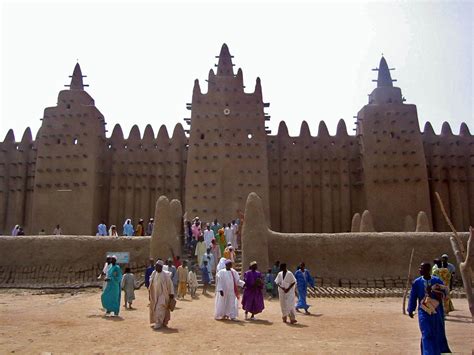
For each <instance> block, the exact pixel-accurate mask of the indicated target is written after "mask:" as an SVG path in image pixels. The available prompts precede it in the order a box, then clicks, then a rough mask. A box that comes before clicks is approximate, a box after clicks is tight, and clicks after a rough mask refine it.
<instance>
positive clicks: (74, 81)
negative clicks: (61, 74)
mask: <svg viewBox="0 0 474 355" xmlns="http://www.w3.org/2000/svg"><path fill="white" fill-rule="evenodd" d="M69 77H70V78H71V84H70V85H64V86H67V87H69V89H70V90H84V87H86V86H89V85H86V84H84V83H83V81H82V78H86V77H87V76H86V75H82V71H81V66H80V65H79V62H77V63H76V65H75V66H74V71H73V72H72V75H69Z"/></svg>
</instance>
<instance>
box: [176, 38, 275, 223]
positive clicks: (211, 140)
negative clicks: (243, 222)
mask: <svg viewBox="0 0 474 355" xmlns="http://www.w3.org/2000/svg"><path fill="white" fill-rule="evenodd" d="M217 58H218V59H219V62H218V64H217V73H216V74H215V73H214V71H213V70H212V69H211V70H210V71H209V79H208V92H207V93H206V94H203V93H202V92H201V88H200V86H199V81H198V80H195V82H194V89H193V99H192V105H191V120H190V124H191V129H190V138H189V152H188V162H187V168H186V192H185V209H186V211H187V213H188V217H189V218H193V217H194V216H199V217H200V218H201V219H202V220H204V221H210V220H212V219H214V218H218V219H219V221H221V222H228V221H230V220H232V219H235V218H236V217H237V210H242V211H243V210H244V207H245V201H246V199H247V196H248V194H249V193H250V192H256V193H257V194H258V195H259V196H260V197H261V198H262V200H263V201H264V206H265V210H266V212H267V216H268V210H269V204H268V190H269V187H268V164H267V146H266V132H265V114H264V103H263V101H262V88H261V85H260V79H259V78H257V82H256V85H255V91H254V92H253V93H246V92H244V84H243V74H242V70H241V69H239V70H238V71H237V74H234V69H233V66H234V64H232V58H233V57H232V56H231V55H230V53H229V49H228V48H227V45H226V44H224V45H223V46H222V49H221V52H220V54H219V56H218V57H217Z"/></svg>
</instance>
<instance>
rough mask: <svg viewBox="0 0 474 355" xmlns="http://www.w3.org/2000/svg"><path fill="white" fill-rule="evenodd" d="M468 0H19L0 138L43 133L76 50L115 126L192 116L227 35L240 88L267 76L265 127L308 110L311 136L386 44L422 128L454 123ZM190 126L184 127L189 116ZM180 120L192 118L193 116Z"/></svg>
mask: <svg viewBox="0 0 474 355" xmlns="http://www.w3.org/2000/svg"><path fill="white" fill-rule="evenodd" d="M473 8H474V7H473V2H453V1H450V2H426V1H424V2H416V1H408V2H387V1H385V2H334V1H332V2H312V3H310V2H295V1H280V2H270V1H261V2H258V1H252V2H245V1H244V2H239V3H231V2H225V1H218V2H199V1H194V2H189V3H188V2H182V1H173V2H157V1H154V2H150V1H145V2H139V1H122V2H120V4H113V3H112V2H109V1H103V2H99V1H96V2H81V3H79V2H65V1H61V2H59V1H58V2H39V1H38V2H31V1H29V2H23V1H3V2H2V5H1V56H0V58H1V59H0V60H1V95H0V97H1V102H0V107H1V116H0V140H3V137H4V136H5V134H6V132H7V131H8V129H9V128H13V129H14V131H15V136H16V138H17V140H19V139H20V138H21V135H22V134H23V131H24V129H25V128H26V127H28V126H29V127H31V128H32V131H33V134H34V135H35V134H36V132H37V130H38V128H39V126H40V124H41V121H40V120H39V119H40V118H41V117H42V115H43V110H44V108H45V107H48V106H54V105H55V103H56V100H57V95H58V92H59V91H60V90H62V89H63V88H64V86H63V85H64V84H68V83H69V80H70V79H69V78H68V76H69V75H71V74H72V70H73V67H74V65H75V63H76V60H79V63H80V65H81V67H82V70H83V74H85V75H87V76H88V77H87V78H86V79H85V82H86V83H88V84H90V87H89V88H88V89H87V91H88V92H89V93H90V94H91V95H92V97H93V98H94V99H95V102H96V106H97V107H98V108H99V110H100V111H101V112H102V113H103V114H104V115H105V119H106V122H107V127H108V130H109V133H108V135H110V134H111V133H112V129H113V126H114V125H115V124H116V123H120V124H121V126H122V128H123V131H124V134H125V136H128V132H129V130H130V128H131V126H132V125H133V124H138V126H139V127H140V131H141V132H142V134H143V130H144V128H145V126H146V124H148V123H151V124H152V126H153V128H154V130H155V134H157V132H158V129H159V126H160V125H161V124H165V125H166V126H167V128H168V131H169V132H170V133H171V132H172V130H173V127H174V126H175V124H176V123H178V122H181V123H183V125H184V122H183V118H184V117H189V115H190V112H189V111H187V110H186V103H187V102H191V94H192V88H193V81H194V79H196V78H198V79H199V81H200V83H201V88H202V90H203V91H207V83H206V82H205V79H207V75H208V72H209V69H211V68H213V67H214V64H215V63H217V59H215V56H216V55H218V54H219V50H220V47H221V45H222V43H224V42H225V43H227V44H228V46H229V48H230V52H231V54H233V55H234V56H235V58H234V63H235V64H236V70H237V68H239V67H241V68H242V69H243V73H244V83H245V85H246V87H247V88H246V91H247V92H250V91H253V89H254V85H255V79H256V77H257V76H259V77H260V78H261V79H262V87H263V96H264V100H265V101H266V102H270V103H271V106H270V108H269V109H267V112H268V113H269V114H270V115H271V117H272V118H271V121H270V128H271V129H272V133H276V128H277V127H278V123H279V122H280V121H282V120H284V121H286V123H287V125H288V127H289V131H290V134H292V135H296V134H298V132H299V129H300V126H301V122H302V121H303V120H306V121H307V122H308V123H309V126H310V128H311V133H312V134H313V135H316V134H317V127H318V124H319V121H321V120H324V121H326V124H327V125H328V127H329V131H330V132H331V134H334V133H335V129H336V125H337V121H338V120H339V119H340V118H344V119H345V120H346V124H347V126H348V129H349V131H350V133H351V134H352V128H353V127H354V125H353V122H354V119H353V116H355V115H356V114H357V112H358V111H359V110H360V108H362V106H363V105H365V104H366V103H367V94H369V93H370V92H371V91H372V89H373V88H374V86H375V83H373V82H372V81H371V80H372V79H374V78H376V72H372V71H371V69H372V68H374V67H376V66H378V63H379V60H380V56H381V53H383V54H384V56H385V58H386V59H387V61H388V64H389V66H390V67H395V68H396V70H395V71H393V72H392V76H393V77H394V78H396V79H398V82H397V83H396V85H397V86H399V87H401V88H402V92H403V95H404V96H405V98H406V99H407V103H414V104H416V105H417V107H418V116H419V119H420V125H421V127H423V125H424V123H425V122H426V121H431V122H432V124H433V126H434V128H435V131H436V132H439V131H440V128H441V124H442V122H443V121H448V122H450V124H451V127H452V128H453V131H454V132H455V133H458V132H459V125H460V123H461V122H463V121H464V122H466V123H468V125H469V128H470V129H471V132H472V133H474V124H473V122H474V120H473V100H472V98H473V82H474V78H473V51H474V46H473V42H474V39H473V21H474V15H473ZM184 126H185V125H184ZM185 127H186V126H185Z"/></svg>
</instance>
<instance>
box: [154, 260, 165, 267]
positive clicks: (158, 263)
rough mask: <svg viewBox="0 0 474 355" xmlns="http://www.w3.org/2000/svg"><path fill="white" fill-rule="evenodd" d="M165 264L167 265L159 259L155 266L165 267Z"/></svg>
mask: <svg viewBox="0 0 474 355" xmlns="http://www.w3.org/2000/svg"><path fill="white" fill-rule="evenodd" d="M164 264H165V263H164V262H163V260H161V259H158V260H157V261H156V264H155V265H161V266H163V265H164Z"/></svg>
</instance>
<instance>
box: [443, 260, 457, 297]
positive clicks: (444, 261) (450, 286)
mask: <svg viewBox="0 0 474 355" xmlns="http://www.w3.org/2000/svg"><path fill="white" fill-rule="evenodd" d="M441 263H442V264H444V265H446V264H447V265H448V266H447V268H448V270H449V272H450V273H451V280H450V281H449V285H446V286H449V289H450V290H452V289H453V280H454V274H455V273H456V267H455V266H454V265H453V264H451V263H449V262H448V254H443V255H441Z"/></svg>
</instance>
